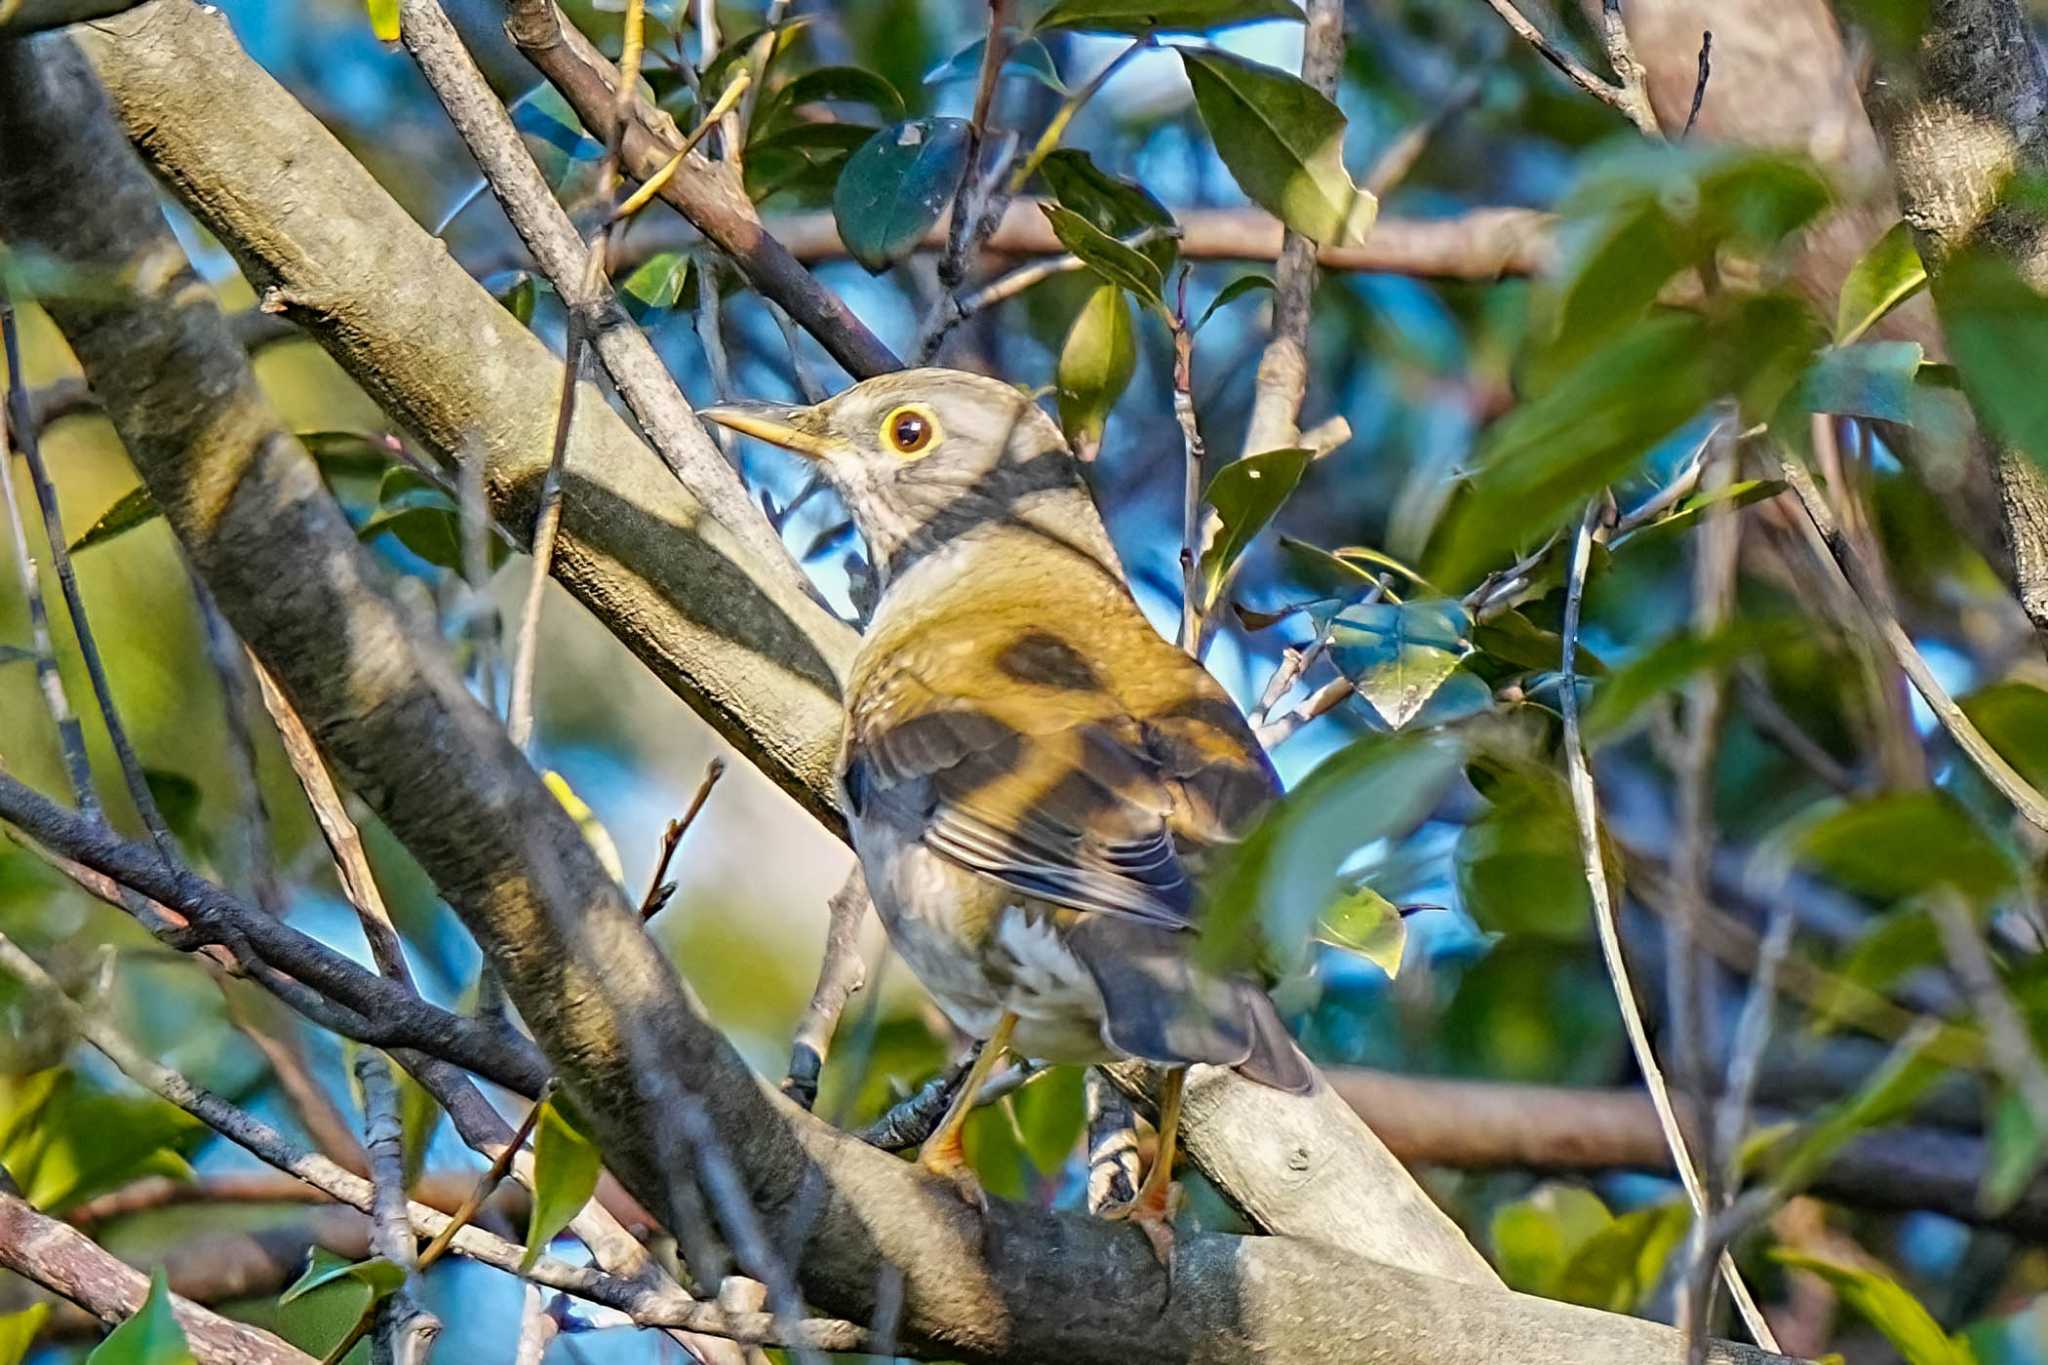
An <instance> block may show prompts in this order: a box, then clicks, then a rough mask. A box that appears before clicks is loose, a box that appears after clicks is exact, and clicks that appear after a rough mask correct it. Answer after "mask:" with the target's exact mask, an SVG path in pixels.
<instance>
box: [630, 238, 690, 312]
mask: <svg viewBox="0 0 2048 1365" xmlns="http://www.w3.org/2000/svg"><path fill="white" fill-rule="evenodd" d="M694 264H695V263H694V262H693V261H692V260H691V259H690V254H689V253H688V252H686V251H658V252H656V253H655V254H654V255H652V256H649V257H648V258H647V259H646V260H644V261H642V262H641V263H640V264H639V265H637V266H635V267H633V270H632V273H631V274H629V275H627V276H626V278H625V279H624V280H622V281H620V282H619V299H620V301H621V302H622V303H624V304H625V305H626V311H627V312H628V313H630V314H631V315H632V317H633V320H634V321H635V322H640V323H646V322H649V321H652V320H654V319H657V318H659V317H660V316H661V315H662V314H664V313H667V312H668V311H669V310H671V309H673V308H676V307H678V306H682V307H694V306H695V303H696V300H695V295H696V289H695V287H694V286H695V284H696V281H695V280H694V279H692V278H691V273H690V272H691V269H692V267H693V265H694ZM686 296H687V297H688V298H689V302H688V303H685V302H684V300H685V297H686Z"/></svg>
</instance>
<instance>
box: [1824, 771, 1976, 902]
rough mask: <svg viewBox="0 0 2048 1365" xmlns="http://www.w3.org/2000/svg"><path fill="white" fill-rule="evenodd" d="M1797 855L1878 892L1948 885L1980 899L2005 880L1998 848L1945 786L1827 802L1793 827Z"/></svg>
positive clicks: (1891, 896) (1901, 893)
mask: <svg viewBox="0 0 2048 1365" xmlns="http://www.w3.org/2000/svg"><path fill="white" fill-rule="evenodd" d="M1794 846H1795V847H1796V849H1797V850H1798V853H1799V856H1800V857H1801V858H1802V860H1804V861H1805V862H1807V863H1809V864H1810V865H1812V866H1813V867H1815V868H1817V869H1818V870H1820V871H1821V872H1823V873H1825V874H1826V875H1827V876H1828V877H1829V878H1831V879H1833V880H1834V881H1837V882H1840V883H1841V884H1842V885H1844V886H1846V887H1848V888H1850V889H1851V890H1853V891H1857V892H1859V893H1861V894H1863V895H1866V896H1870V897H1874V898H1876V899H1879V900H1902V899H1904V898H1906V897H1908V896H1917V895H1920V894H1922V893H1925V892H1929V891H1934V890H1938V889H1942V888H1953V889H1954V890H1956V891H1959V892H1961V893H1962V894H1963V895H1965V896H1967V897H1968V898H1970V900H1971V901H1973V902H1975V903H1976V904H1979V905H1982V904H1985V903H1987V902H1989V901H1991V900H1992V899H1993V898H1995V897H1996V896H1998V895H1999V894H2000V893H2001V892H2003V891H2004V890H2005V889H2006V888H2007V887H2009V886H2011V885H2012V883H2013V880H2014V877H2015V875H2016V874H2015V869H2014V867H2013V864H2012V860H2011V858H2010V857H2009V856H2008V855H2007V854H2006V851H2005V850H2004V849H2003V848H2001V847H2000V846H1999V845H1998V843H1997V842H1995V841H1994V840H1993V839H1992V838H1991V836H1990V835H1988V834H1986V833H1985V832H1984V830H1983V829H1982V827H1980V826H1979V825H1978V824H1977V822H1976V820H1975V819H1974V818H1972V816H1971V815H1970V813H1969V812H1968V811H1967V810H1965V809H1964V808H1963V806H1962V804H1961V803H1960V802H1958V801H1957V800H1956V799H1955V798H1954V797H1952V796H1950V795H1948V794H1947V793H1946V792H1940V791H1919V792H1894V793H1888V794H1886V795H1882V796H1873V797H1868V798H1866V799H1863V800H1860V801H1854V802H1844V803H1841V804H1838V805H1836V806H1834V807H1833V808H1832V809H1831V810H1829V811H1828V812H1827V813H1825V814H1823V815H1821V816H1819V817H1818V818H1817V819H1815V820H1813V821H1812V822H1811V823H1809V824H1808V825H1807V826H1806V827H1805V828H1804V829H1803V830H1801V831H1800V832H1799V834H1798V837H1797V838H1796V840H1795V844H1794Z"/></svg>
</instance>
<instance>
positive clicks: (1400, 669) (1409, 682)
mask: <svg viewBox="0 0 2048 1365" xmlns="http://www.w3.org/2000/svg"><path fill="white" fill-rule="evenodd" d="M1470 625H1471V621H1470V618H1468V617H1467V616H1466V615H1465V609H1464V608H1463V607H1462V606H1460V605H1459V604H1458V603H1456V602H1454V601H1451V600H1449V599H1446V598H1439V599H1433V600H1428V601H1418V602H1403V603H1399V604H1396V603H1392V602H1360V603H1356V604H1354V605H1352V606H1348V607H1346V608H1344V610H1342V611H1340V612H1338V613H1337V615H1336V616H1335V617H1334V618H1333V619H1332V621H1331V623H1330V657H1331V659H1332V661H1333V662H1335V664H1336V665H1337V669H1338V671H1339V672H1341V673H1343V675H1344V676H1345V677H1347V678H1349V679H1351V681H1352V682H1353V683H1355V684H1356V685H1357V687H1358V694H1359V695H1360V696H1361V697H1363V698H1364V699H1365V700H1366V701H1368V702H1370V703H1371V704H1372V707H1373V709H1374V710H1375V711H1377V712H1378V713H1379V716H1380V719H1381V720H1383V721H1385V722H1386V724H1387V728H1388V729H1390V730H1398V729H1400V728H1401V727H1402V726H1404V725H1406V724H1408V722H1409V721H1411V720H1413V719H1415V716H1416V713H1417V712H1419V711H1421V710H1422V708H1423V706H1424V704H1425V703H1427V702H1428V701H1429V699H1430V697H1431V696H1432V695H1433V694H1434V693H1435V692H1436V690H1437V689H1438V688H1439V687H1441V686H1443V684H1444V682H1445V681H1446V680H1447V679H1449V677H1450V676H1451V674H1453V673H1454V672H1456V671H1457V668H1458V663H1459V661H1460V660H1462V659H1463V658H1464V657H1465V652H1466V650H1467V648H1468V646H1467V643H1466V640H1465V633H1466V631H1467V630H1468V629H1469V628H1470Z"/></svg>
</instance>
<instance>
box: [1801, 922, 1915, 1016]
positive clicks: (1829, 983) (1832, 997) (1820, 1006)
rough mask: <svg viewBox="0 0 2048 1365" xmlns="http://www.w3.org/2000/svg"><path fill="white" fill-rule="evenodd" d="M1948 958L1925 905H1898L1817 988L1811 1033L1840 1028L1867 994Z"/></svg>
mask: <svg viewBox="0 0 2048 1365" xmlns="http://www.w3.org/2000/svg"><path fill="white" fill-rule="evenodd" d="M1946 958H1947V954H1946V953H1945V952H1944V951H1943V949H1942V946H1941V935H1940V934H1939V933H1938V932H1937V931H1936V930H1935V927H1934V919H1933V917H1932V916H1930V915H1929V914H1928V913H1927V908H1926V907H1925V906H1922V905H1901V906H1899V907H1897V908H1896V909H1893V910H1889V911H1886V912H1885V913H1884V914H1883V915H1881V916H1879V917H1878V919H1877V921H1876V922H1875V923H1874V924H1872V925H1871V926H1870V928H1869V929H1867V930H1865V931H1864V933H1863V936H1862V937H1861V938H1859V939H1857V940H1856V942H1855V943H1854V944H1853V945H1851V946H1850V948H1849V950H1848V952H1846V953H1845V954H1843V956H1842V959H1841V961H1839V962H1837V963H1836V964H1835V965H1834V968H1833V971H1832V974H1831V975H1829V976H1828V977H1827V978H1825V979H1824V980H1822V981H1821V982H1820V983H1819V985H1820V992H1819V995H1818V997H1817V998H1816V999H1815V1001H1814V1006H1813V1022H1812V1029H1813V1031H1814V1032H1815V1033H1817V1034H1819V1033H1826V1032H1829V1031H1831V1030H1833V1029H1836V1028H1839V1027H1840V1026H1841V1025H1842V1024H1843V1023H1845V1022H1847V1021H1848V1020H1849V1019H1851V1018H1852V1017H1854V1016H1855V1014H1856V1013H1857V1011H1858V1010H1860V1009H1861V1008H1862V1006H1863V1004H1864V1002H1865V1001H1867V1000H1868V999H1869V998H1870V993H1871V992H1879V993H1882V992H1884V991H1886V990H1889V989H1890V988H1891V987H1892V986H1893V985H1894V984H1896V983H1897V982H1898V981H1899V980H1900V978H1902V977H1904V976H1905V975H1906V974H1907V973H1909V972H1913V971H1917V970H1919V969H1920V968H1922V967H1927V966H1932V965H1934V964H1935V963H1938V962H1943V961H1945V960H1946Z"/></svg>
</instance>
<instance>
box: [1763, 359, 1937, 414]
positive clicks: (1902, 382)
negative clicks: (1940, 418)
mask: <svg viewBox="0 0 2048 1365" xmlns="http://www.w3.org/2000/svg"><path fill="white" fill-rule="evenodd" d="M1925 359H1926V354H1925V352H1923V351H1922V350H1921V349H1920V343H1919V342H1917V341H1865V342H1862V343H1860V344H1858V345H1855V346H1831V347H1829V348H1828V349H1827V350H1824V351H1822V352H1821V353H1820V354H1819V355H1818V356H1816V357H1814V361H1813V364H1811V365H1809V366H1807V369H1806V373H1805V374H1804V375H1803V376H1801V377H1800V380H1799V387H1798V389H1797V390H1796V391H1795V392H1794V394H1793V397H1792V401H1793V402H1795V403H1797V404H1798V405H1799V406H1800V407H1801V408H1802V409H1804V410H1805V411H1807V412H1829V413H1835V414H1837V415H1839V416H1842V417H1870V418H1874V419H1876V420H1877V421H1880V422H1897V423H1900V424H1901V425H1911V424H1912V422H1913V420H1914V417H1915V415H1916V406H1915V403H1914V395H1915V394H1916V393H1917V392H1918V390H1917V388H1916V386H1915V384H1914V382H1913V380H1914V376H1915V375H1917V374H1918V373H1919V370H1920V363H1921V362H1922V361H1923V360H1925Z"/></svg>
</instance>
